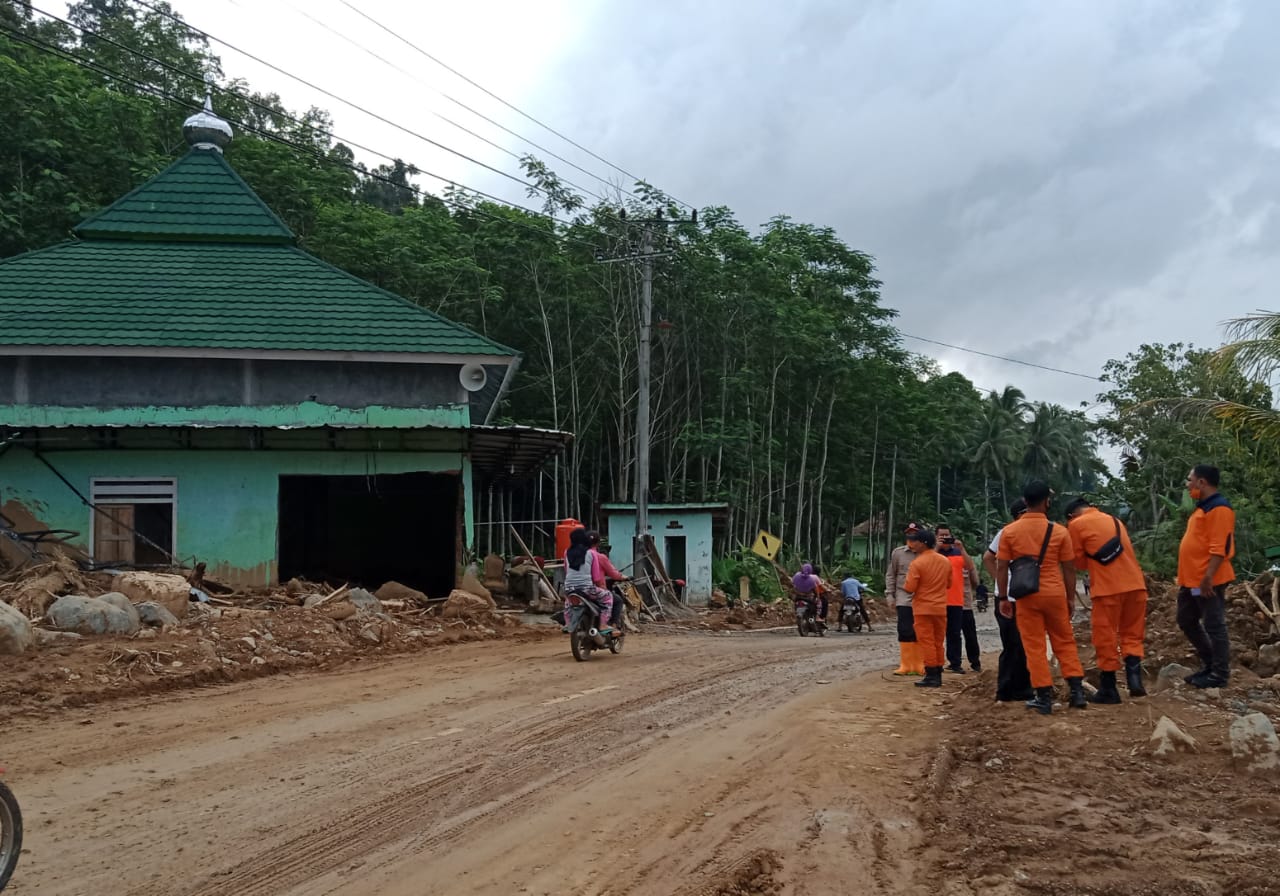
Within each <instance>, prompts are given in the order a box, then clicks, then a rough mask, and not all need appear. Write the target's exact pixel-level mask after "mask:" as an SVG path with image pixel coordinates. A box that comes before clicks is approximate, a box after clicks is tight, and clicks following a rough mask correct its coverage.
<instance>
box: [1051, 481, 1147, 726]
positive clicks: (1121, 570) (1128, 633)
mask: <svg viewBox="0 0 1280 896" xmlns="http://www.w3.org/2000/svg"><path fill="white" fill-rule="evenodd" d="M1066 515H1067V533H1068V534H1069V535H1070V536H1071V544H1072V545H1073V546H1074V547H1075V551H1076V569H1078V570H1084V571H1087V572H1088V573H1089V590H1090V592H1091V593H1092V594H1093V611H1092V614H1091V617H1090V618H1091V620H1092V623H1091V624H1092V628H1093V649H1094V651H1095V652H1096V653H1097V655H1098V670H1099V671H1100V672H1101V673H1102V675H1101V678H1102V680H1101V684H1100V685H1099V686H1098V692H1097V693H1096V694H1094V695H1093V696H1092V697H1090V698H1089V702H1090V703H1119V702H1120V691H1119V690H1118V689H1117V688H1116V673H1117V672H1119V671H1120V658H1121V657H1122V656H1123V657H1124V671H1125V680H1126V682H1127V683H1128V685H1129V696H1130V697H1145V696H1146V695H1147V691H1146V689H1145V688H1144V687H1143V686H1142V642H1143V640H1144V639H1145V638H1146V633H1147V577H1146V576H1144V575H1143V574H1142V567H1141V566H1139V565H1138V557H1137V555H1136V554H1134V552H1133V543H1132V542H1131V541H1130V540H1129V530H1128V529H1127V528H1126V527H1125V525H1124V523H1122V522H1120V520H1118V519H1116V518H1115V517H1114V516H1111V515H1110V514H1108V513H1103V512H1102V511H1100V510H1098V508H1096V507H1094V506H1093V505H1092V504H1090V503H1089V502H1088V501H1087V500H1086V499H1085V498H1076V499H1075V500H1074V501H1072V502H1071V503H1070V504H1068V505H1067V514H1066Z"/></svg>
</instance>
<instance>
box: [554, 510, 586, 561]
mask: <svg viewBox="0 0 1280 896" xmlns="http://www.w3.org/2000/svg"><path fill="white" fill-rule="evenodd" d="M581 528H582V523H580V522H578V521H577V520H575V519H573V518H572V517H570V518H569V519H567V520H563V521H562V522H560V523H559V524H558V525H557V526H556V559H557V560H563V559H564V555H565V552H566V551H568V550H569V536H570V535H571V534H572V533H573V530H574V529H581Z"/></svg>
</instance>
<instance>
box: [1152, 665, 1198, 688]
mask: <svg viewBox="0 0 1280 896" xmlns="http://www.w3.org/2000/svg"><path fill="white" fill-rule="evenodd" d="M1194 671H1195V669H1188V668H1187V667H1186V666H1184V665H1182V664H1181V663H1170V664H1169V665H1167V666H1165V667H1164V668H1163V669H1161V670H1160V674H1159V675H1157V676H1156V680H1155V681H1154V682H1153V683H1152V685H1151V692H1152V693H1153V694H1158V693H1160V692H1161V691H1167V690H1169V689H1170V688H1172V687H1174V686H1175V685H1179V684H1182V683H1183V681H1182V680H1183V679H1184V678H1186V677H1187V676H1188V675H1190V674H1191V673H1192V672H1194Z"/></svg>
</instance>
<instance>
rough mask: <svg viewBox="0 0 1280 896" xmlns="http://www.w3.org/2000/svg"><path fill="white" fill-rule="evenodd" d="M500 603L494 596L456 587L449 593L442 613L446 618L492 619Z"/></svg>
mask: <svg viewBox="0 0 1280 896" xmlns="http://www.w3.org/2000/svg"><path fill="white" fill-rule="evenodd" d="M497 610H498V605H497V604H495V603H494V602H493V598H492V597H487V596H486V597H482V596H480V595H478V594H472V593H471V592H469V591H462V590H458V589H455V590H454V591H452V592H450V593H449V599H448V600H446V601H445V602H444V609H442V610H441V611H440V615H441V616H443V617H444V618H445V619H467V620H476V619H490V618H492V617H493V616H494V614H496V613H497Z"/></svg>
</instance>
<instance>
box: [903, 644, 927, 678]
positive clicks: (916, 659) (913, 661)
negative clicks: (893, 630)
mask: <svg viewBox="0 0 1280 896" xmlns="http://www.w3.org/2000/svg"><path fill="white" fill-rule="evenodd" d="M906 648H907V674H908V675H924V672H925V669H924V654H922V653H921V652H920V642H919V641H908V642H907V643H906Z"/></svg>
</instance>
